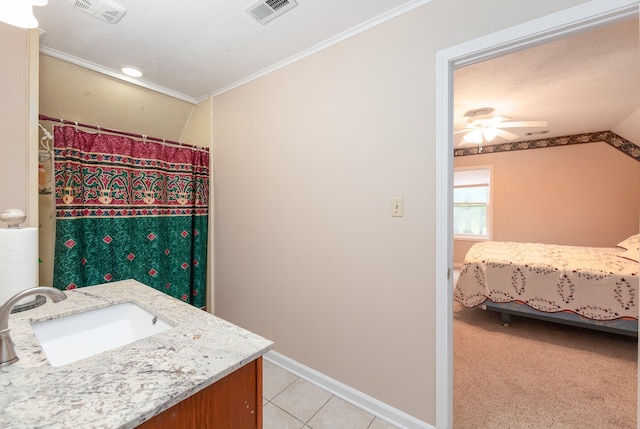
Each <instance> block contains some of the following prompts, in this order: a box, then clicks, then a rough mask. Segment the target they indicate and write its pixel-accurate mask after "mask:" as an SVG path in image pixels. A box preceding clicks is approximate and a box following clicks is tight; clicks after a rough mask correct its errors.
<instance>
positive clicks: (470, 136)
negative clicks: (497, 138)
mask: <svg viewBox="0 0 640 429" xmlns="http://www.w3.org/2000/svg"><path fill="white" fill-rule="evenodd" d="M463 140H464V141H466V142H468V143H475V144H481V143H482V130H480V128H476V129H474V130H471V131H469V132H468V133H467V134H465V135H464V137H463Z"/></svg>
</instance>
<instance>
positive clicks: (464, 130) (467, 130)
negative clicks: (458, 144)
mask: <svg viewBox="0 0 640 429" xmlns="http://www.w3.org/2000/svg"><path fill="white" fill-rule="evenodd" d="M469 131H471V128H464V129H462V130H458V131H454V132H453V134H460V133H468V132H469Z"/></svg>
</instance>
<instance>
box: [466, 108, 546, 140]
mask: <svg viewBox="0 0 640 429" xmlns="http://www.w3.org/2000/svg"><path fill="white" fill-rule="evenodd" d="M493 110H494V109H492V108H490V107H484V108H481V109H474V110H470V111H468V112H467V113H465V114H464V116H466V117H468V118H469V119H468V120H467V123H466V124H465V126H464V128H463V129H461V130H458V131H455V133H454V134H459V133H465V135H464V136H463V140H462V142H461V143H460V144H463V143H476V144H482V143H484V142H487V143H488V142H490V141H492V140H493V139H495V138H496V137H502V138H503V139H506V140H515V139H516V138H518V137H520V136H519V135H518V134H515V133H512V132H510V131H505V130H504V129H503V128H537V127H546V126H547V125H549V123H548V122H547V121H509V119H511V118H510V117H508V116H493V115H492V114H491V113H493Z"/></svg>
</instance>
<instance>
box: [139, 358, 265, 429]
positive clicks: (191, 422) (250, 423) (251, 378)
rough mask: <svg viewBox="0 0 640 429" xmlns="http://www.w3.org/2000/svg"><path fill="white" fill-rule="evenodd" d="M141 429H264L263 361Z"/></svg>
mask: <svg viewBox="0 0 640 429" xmlns="http://www.w3.org/2000/svg"><path fill="white" fill-rule="evenodd" d="M138 428H141V429H194V428H197V429H213V428H217V429H262V357H259V358H258V359H256V360H254V361H252V362H250V363H248V364H246V365H245V366H243V367H241V368H239V369H237V370H236V371H234V372H232V373H231V374H229V375H227V376H226V377H225V378H223V379H222V380H219V381H217V382H216V383H214V384H212V385H211V386H209V387H207V388H205V389H203V390H201V391H200V392H198V393H196V394H194V395H193V396H190V397H189V398H187V399H185V400H184V401H182V402H180V403H178V404H176V405H174V406H173V407H171V408H169V409H168V410H165V411H163V412H162V413H160V414H158V415H157V416H155V417H153V418H151V419H150V420H148V421H146V422H144V423H142V424H141V425H140V426H138Z"/></svg>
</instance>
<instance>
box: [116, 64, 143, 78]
mask: <svg viewBox="0 0 640 429" xmlns="http://www.w3.org/2000/svg"><path fill="white" fill-rule="evenodd" d="M120 70H122V73H124V74H126V75H127V76H131V77H142V76H143V75H144V73H142V70H140V69H139V68H137V67H133V66H122V68H121V69H120Z"/></svg>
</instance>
